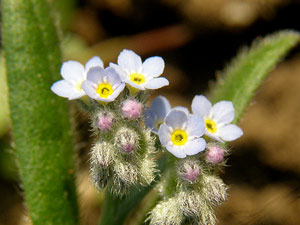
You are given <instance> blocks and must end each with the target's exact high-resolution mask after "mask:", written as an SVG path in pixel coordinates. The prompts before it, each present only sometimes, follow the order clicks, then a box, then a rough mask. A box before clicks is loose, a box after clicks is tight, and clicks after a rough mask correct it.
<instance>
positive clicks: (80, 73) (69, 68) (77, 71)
mask: <svg viewBox="0 0 300 225" xmlns="http://www.w3.org/2000/svg"><path fill="white" fill-rule="evenodd" d="M60 74H61V76H62V77H63V78H64V79H65V80H67V81H80V80H84V79H85V77H84V76H85V75H84V67H83V65H82V64H81V63H79V62H76V61H72V60H70V61H67V62H64V63H63V64H62V66H61V69H60Z"/></svg>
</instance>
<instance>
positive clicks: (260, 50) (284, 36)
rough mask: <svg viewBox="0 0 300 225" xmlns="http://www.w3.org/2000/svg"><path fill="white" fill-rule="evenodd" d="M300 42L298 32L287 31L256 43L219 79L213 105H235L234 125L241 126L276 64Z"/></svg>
mask: <svg viewBox="0 0 300 225" xmlns="http://www.w3.org/2000/svg"><path fill="white" fill-rule="evenodd" d="M299 41H300V35H299V33H298V32H295V31H290V30H284V31H279V32H276V33H274V34H271V35H268V36H267V37H265V38H261V39H259V40H256V41H254V43H253V44H252V46H251V47H250V48H249V49H246V48H243V49H242V51H241V52H240V53H239V54H238V56H237V57H236V58H235V59H234V60H233V61H232V62H231V63H230V64H229V66H228V67H227V68H226V69H225V71H224V72H222V73H221V74H219V76H218V77H217V78H218V79H217V83H216V85H215V86H213V88H211V90H210V92H209V94H208V95H209V97H210V100H211V101H212V102H214V103H215V102H218V101H221V100H229V101H232V103H233V105H234V108H235V118H234V121H233V123H237V122H238V121H239V119H240V118H241V116H242V114H243V112H244V110H245V109H246V107H247V105H248V104H249V102H250V100H251V99H252V98H253V96H254V95H255V91H256V90H257V89H258V87H259V86H260V85H261V84H262V82H263V80H264V79H265V77H266V76H267V75H268V74H269V73H270V71H271V70H272V69H273V68H274V67H275V66H276V64H277V63H278V62H279V61H280V60H281V59H282V58H283V57H284V56H285V55H286V54H287V53H288V52H289V51H290V50H291V49H292V48H293V47H294V46H295V45H297V44H298V43H299Z"/></svg>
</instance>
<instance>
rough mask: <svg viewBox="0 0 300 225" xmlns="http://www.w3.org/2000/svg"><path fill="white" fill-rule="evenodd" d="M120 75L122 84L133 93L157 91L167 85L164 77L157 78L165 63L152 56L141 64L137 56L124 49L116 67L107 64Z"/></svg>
mask: <svg viewBox="0 0 300 225" xmlns="http://www.w3.org/2000/svg"><path fill="white" fill-rule="evenodd" d="M109 65H110V66H111V67H113V68H115V69H116V71H117V72H118V73H119V74H120V76H121V79H122V81H123V82H125V83H127V84H128V85H129V86H130V87H131V91H132V92H133V93H135V92H137V91H140V90H145V89H158V88H161V87H163V86H166V85H169V81H168V80H167V79H166V78H164V77H159V76H160V75H161V74H162V73H163V70H164V67H165V62H164V60H163V59H162V58H161V57H159V56H153V57H150V58H148V59H146V60H145V61H144V62H142V59H141V57H140V56H139V55H137V54H136V53H135V52H133V51H131V50H127V49H124V50H123V51H122V52H121V53H120V55H119V56H118V65H116V64H114V63H110V64H109Z"/></svg>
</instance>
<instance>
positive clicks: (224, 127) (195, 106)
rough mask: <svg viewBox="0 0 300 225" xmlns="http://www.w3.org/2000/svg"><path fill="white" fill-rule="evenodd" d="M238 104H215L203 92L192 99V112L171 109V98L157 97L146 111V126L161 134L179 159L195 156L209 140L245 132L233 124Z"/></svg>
mask: <svg viewBox="0 0 300 225" xmlns="http://www.w3.org/2000/svg"><path fill="white" fill-rule="evenodd" d="M233 119H234V107H233V105H232V102H230V101H220V102H218V103H216V104H215V105H213V106H212V104H211V103H210V101H209V100H208V99H207V98H206V97H204V96H203V95H197V96H195V98H194V99H193V102H192V113H189V111H188V109H187V108H185V107H181V106H177V107H174V108H173V109H171V105H170V103H169V101H168V100H167V99H166V98H164V97H162V96H158V97H156V98H155V99H154V100H153V102H152V105H151V108H150V109H149V110H148V111H146V126H147V127H149V128H151V129H152V132H153V133H156V134H157V133H158V135H159V140H160V142H161V144H162V145H163V146H164V147H166V149H167V150H168V151H169V152H170V153H172V154H173V155H175V156H176V157H178V158H185V157H186V156H187V155H195V154H197V153H199V152H201V151H203V150H205V147H206V142H205V140H204V139H203V138H201V137H202V136H203V135H204V136H205V138H206V140H215V141H218V142H221V143H224V141H233V140H235V139H237V138H239V137H241V136H242V135H243V131H242V130H241V128H239V127H238V126H236V125H234V124H230V123H231V122H232V121H233Z"/></svg>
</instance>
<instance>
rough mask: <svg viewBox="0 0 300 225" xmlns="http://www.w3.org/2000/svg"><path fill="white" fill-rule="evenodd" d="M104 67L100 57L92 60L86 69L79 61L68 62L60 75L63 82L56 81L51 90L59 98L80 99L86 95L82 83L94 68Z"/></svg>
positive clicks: (86, 65) (63, 66) (64, 64)
mask: <svg viewBox="0 0 300 225" xmlns="http://www.w3.org/2000/svg"><path fill="white" fill-rule="evenodd" d="M95 66H98V67H102V68H103V62H102V60H101V59H100V58H99V57H98V56H94V57H93V58H91V59H90V60H89V61H88V62H87V63H86V64H85V67H84V66H83V65H82V64H81V63H79V62H77V61H72V60H70V61H67V62H64V63H63V64H62V67H61V69H60V74H61V76H62V77H63V78H64V79H63V80H59V81H56V82H55V83H54V84H53V85H52V86H51V90H52V91H53V92H54V93H55V94H57V95H58V96H61V97H64V98H68V99H69V100H73V99H78V98H81V97H83V96H85V95H86V93H85V92H84V90H83V89H82V83H83V81H84V80H86V76H87V72H88V71H89V69H90V68H92V67H95Z"/></svg>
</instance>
